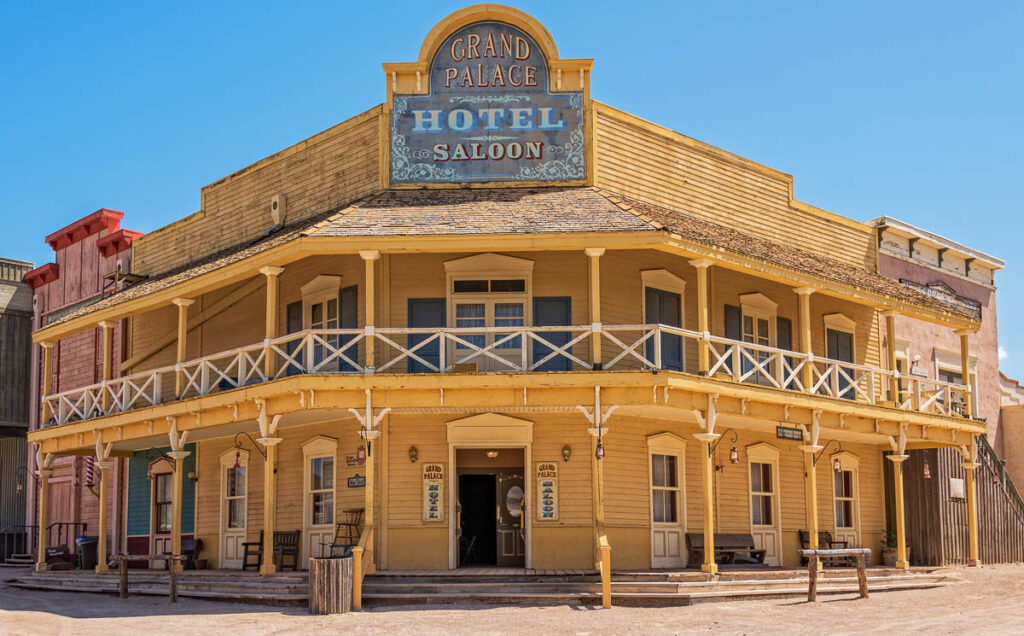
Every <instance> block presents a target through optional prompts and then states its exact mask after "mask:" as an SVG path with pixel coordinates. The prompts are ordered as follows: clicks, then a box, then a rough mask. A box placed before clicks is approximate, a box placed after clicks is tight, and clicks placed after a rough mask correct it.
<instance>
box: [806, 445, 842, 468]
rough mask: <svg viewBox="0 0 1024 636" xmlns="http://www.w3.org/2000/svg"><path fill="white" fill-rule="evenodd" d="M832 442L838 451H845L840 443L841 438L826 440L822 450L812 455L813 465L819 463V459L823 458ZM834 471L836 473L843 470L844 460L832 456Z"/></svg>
mask: <svg viewBox="0 0 1024 636" xmlns="http://www.w3.org/2000/svg"><path fill="white" fill-rule="evenodd" d="M832 444H835V445H836V453H841V452H843V445H842V444H840V443H839V440H835V439H830V440H828V441H827V442H825V445H824V446H822V447H821V450H820V451H818V454H817V455H814V456H813V457H812V461H811V466H817V465H818V460H819V459H821V456H822V455H824V454H825V451H826V450H828V447H829V446H831V445H832ZM832 471H833V472H836V473H839V472H842V471H843V464H842V462H840V461H839V458H838V457H833V458H832Z"/></svg>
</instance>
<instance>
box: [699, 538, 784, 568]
mask: <svg viewBox="0 0 1024 636" xmlns="http://www.w3.org/2000/svg"><path fill="white" fill-rule="evenodd" d="M686 545H687V550H688V551H689V559H688V563H689V564H690V565H693V566H697V565H699V564H701V563H703V562H704V533H703V532H687V533H686ZM764 557H765V551H764V550H758V549H757V546H756V545H755V544H754V536H753V535H750V534H717V533H716V534H715V563H717V564H718V565H736V566H743V567H750V566H753V567H767V565H765V562H764Z"/></svg>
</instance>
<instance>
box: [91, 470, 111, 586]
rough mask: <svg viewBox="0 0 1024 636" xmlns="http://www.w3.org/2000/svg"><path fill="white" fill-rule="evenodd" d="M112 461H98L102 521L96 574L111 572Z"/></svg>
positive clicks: (97, 549)
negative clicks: (109, 475)
mask: <svg viewBox="0 0 1024 636" xmlns="http://www.w3.org/2000/svg"><path fill="white" fill-rule="evenodd" d="M112 464H113V462H111V461H99V460H97V461H96V464H95V465H96V466H97V467H98V468H99V469H100V501H99V506H100V520H99V524H100V527H99V543H98V544H97V546H96V572H97V573H103V572H109V571H110V567H109V566H108V565H107V470H108V469H109V468H110V467H111V465H112Z"/></svg>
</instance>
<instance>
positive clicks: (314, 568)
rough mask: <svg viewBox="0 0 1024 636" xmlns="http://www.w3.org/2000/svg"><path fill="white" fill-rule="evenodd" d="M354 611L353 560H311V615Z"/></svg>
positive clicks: (346, 558) (349, 558)
mask: <svg viewBox="0 0 1024 636" xmlns="http://www.w3.org/2000/svg"><path fill="white" fill-rule="evenodd" d="M351 609H352V558H351V557H345V558H335V559H316V558H314V559H310V560H309V613H310V614H344V613H345V612H348V611H351Z"/></svg>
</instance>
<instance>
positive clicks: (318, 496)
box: [309, 456, 334, 526]
mask: <svg viewBox="0 0 1024 636" xmlns="http://www.w3.org/2000/svg"><path fill="white" fill-rule="evenodd" d="M309 503H310V511H311V512H312V515H313V516H312V518H311V523H312V525H314V526H322V525H329V524H332V523H334V457H333V456H328V457H311V458H310V459H309Z"/></svg>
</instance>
